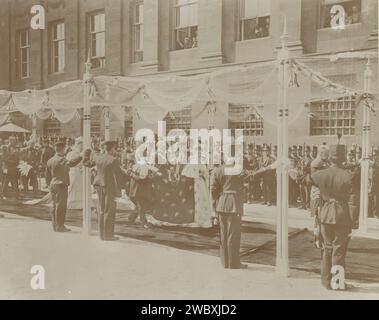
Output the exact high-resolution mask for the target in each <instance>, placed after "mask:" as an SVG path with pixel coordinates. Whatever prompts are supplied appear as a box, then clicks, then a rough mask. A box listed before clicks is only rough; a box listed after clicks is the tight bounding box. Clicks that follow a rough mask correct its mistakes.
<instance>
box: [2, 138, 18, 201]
mask: <svg viewBox="0 0 379 320" xmlns="http://www.w3.org/2000/svg"><path fill="white" fill-rule="evenodd" d="M4 151H5V152H4V156H3V175H4V178H3V186H2V192H1V193H2V195H4V194H5V192H6V188H7V187H8V184H9V182H10V183H11V186H12V190H13V192H14V193H15V195H16V199H17V198H18V194H19V189H18V178H19V171H18V168H17V166H18V165H19V162H20V152H19V151H18V147H17V144H16V138H14V137H10V138H9V144H8V146H7V147H6V150H4Z"/></svg>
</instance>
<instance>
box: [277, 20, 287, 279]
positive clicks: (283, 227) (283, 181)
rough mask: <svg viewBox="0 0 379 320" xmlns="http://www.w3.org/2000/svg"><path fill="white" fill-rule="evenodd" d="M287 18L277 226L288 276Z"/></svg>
mask: <svg viewBox="0 0 379 320" xmlns="http://www.w3.org/2000/svg"><path fill="white" fill-rule="evenodd" d="M287 41H288V33H287V19H286V17H284V29H283V35H282V36H281V44H282V47H281V49H280V50H279V52H278V102H277V107H278V128H277V130H278V131H277V139H278V142H277V143H278V158H277V171H276V177H277V224H276V272H277V274H278V275H280V276H283V277H288V275H289V264H288V221H287V219H288V168H287V162H288V106H287V84H288V62H289V51H288V48H287Z"/></svg>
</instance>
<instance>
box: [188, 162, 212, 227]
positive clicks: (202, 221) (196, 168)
mask: <svg viewBox="0 0 379 320" xmlns="http://www.w3.org/2000/svg"><path fill="white" fill-rule="evenodd" d="M182 175H183V176H186V177H189V178H194V179H195V181H194V182H195V185H194V193H195V219H194V223H193V225H192V226H193V227H197V228H211V227H212V208H211V199H210V195H209V188H208V170H207V167H206V166H204V165H186V166H185V167H184V169H183V171H182Z"/></svg>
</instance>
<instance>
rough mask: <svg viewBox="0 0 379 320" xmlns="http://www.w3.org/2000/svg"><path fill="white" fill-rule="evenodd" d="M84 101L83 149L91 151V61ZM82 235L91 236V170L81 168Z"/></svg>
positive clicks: (86, 71)
mask: <svg viewBox="0 0 379 320" xmlns="http://www.w3.org/2000/svg"><path fill="white" fill-rule="evenodd" d="M83 81H84V94H83V96H84V100H83V147H84V150H87V149H91V106H90V90H91V85H92V75H91V60H90V55H88V60H87V62H86V64H85V72H84V75H83ZM83 233H84V234H85V235H91V170H90V169H89V168H86V167H83Z"/></svg>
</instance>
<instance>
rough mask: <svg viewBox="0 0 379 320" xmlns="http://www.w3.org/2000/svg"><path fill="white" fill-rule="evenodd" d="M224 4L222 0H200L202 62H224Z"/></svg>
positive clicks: (199, 29)
mask: <svg viewBox="0 0 379 320" xmlns="http://www.w3.org/2000/svg"><path fill="white" fill-rule="evenodd" d="M222 5H223V1H220V0H206V1H199V19H198V42H199V53H200V62H202V63H204V64H207V65H209V64H211V65H220V64H222V59H223V56H222V41H221V40H222V34H223V33H222Z"/></svg>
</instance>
